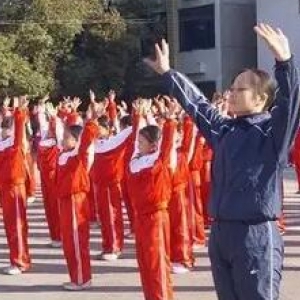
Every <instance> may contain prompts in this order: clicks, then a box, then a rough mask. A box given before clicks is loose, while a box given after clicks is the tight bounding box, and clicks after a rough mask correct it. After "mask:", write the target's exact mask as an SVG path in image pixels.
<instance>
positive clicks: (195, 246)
mask: <svg viewBox="0 0 300 300" xmlns="http://www.w3.org/2000/svg"><path fill="white" fill-rule="evenodd" d="M203 248H205V244H193V246H192V250H193V251H196V252H197V251H201V250H202V249H203Z"/></svg>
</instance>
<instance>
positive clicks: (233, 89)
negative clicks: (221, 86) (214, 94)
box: [228, 87, 251, 93]
mask: <svg viewBox="0 0 300 300" xmlns="http://www.w3.org/2000/svg"><path fill="white" fill-rule="evenodd" d="M250 89H251V88H250V87H230V88H229V89H228V90H229V92H230V93H240V92H245V91H247V90H250Z"/></svg>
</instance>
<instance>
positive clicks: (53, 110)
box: [46, 102, 57, 117]
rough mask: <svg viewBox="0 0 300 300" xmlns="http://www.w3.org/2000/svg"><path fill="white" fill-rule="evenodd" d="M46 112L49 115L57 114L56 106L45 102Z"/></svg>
mask: <svg viewBox="0 0 300 300" xmlns="http://www.w3.org/2000/svg"><path fill="white" fill-rule="evenodd" d="M46 113H47V114H48V116H50V117H55V116H56V115H57V108H56V107H54V106H53V104H52V103H51V102H47V103H46Z"/></svg>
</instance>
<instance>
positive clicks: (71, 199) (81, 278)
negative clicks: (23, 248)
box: [56, 102, 104, 290]
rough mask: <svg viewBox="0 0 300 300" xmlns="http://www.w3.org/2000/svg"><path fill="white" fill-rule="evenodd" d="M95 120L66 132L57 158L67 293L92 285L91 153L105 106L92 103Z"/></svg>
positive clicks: (71, 127) (57, 184) (68, 129)
mask: <svg viewBox="0 0 300 300" xmlns="http://www.w3.org/2000/svg"><path fill="white" fill-rule="evenodd" d="M91 105H92V119H91V120H88V121H87V122H86V124H85V125H84V128H82V126H80V125H71V126H66V127H65V129H64V135H63V141H62V147H63V151H62V152H61V153H60V154H59V157H58V166H57V177H56V186H57V196H58V198H59V203H60V226H61V234H62V243H63V250H64V255H65V258H66V260H67V267H68V271H69V275H70V278H71V282H69V283H65V284H64V288H65V289H67V290H83V289H87V288H89V287H90V285H91V266H90V247H89V202H88V198H87V193H88V192H89V190H90V180H89V174H88V151H89V147H90V145H91V144H92V143H93V141H94V139H95V138H96V136H97V134H98V126H97V123H96V119H97V118H98V116H99V114H100V115H101V114H103V113H104V110H103V106H102V105H100V104H99V105H97V103H95V102H94V103H92V104H91Z"/></svg>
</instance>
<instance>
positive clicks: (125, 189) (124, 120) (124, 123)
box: [120, 115, 134, 238]
mask: <svg viewBox="0 0 300 300" xmlns="http://www.w3.org/2000/svg"><path fill="white" fill-rule="evenodd" d="M130 126H132V117H131V116H130V115H125V116H123V117H121V119H120V129H121V131H122V130H124V129H126V128H128V127H130ZM133 141H134V136H133V134H132V136H131V141H130V140H129V141H127V142H126V143H127V146H126V150H125V154H124V176H123V179H122V196H123V201H124V203H125V207H126V211H127V216H128V221H129V232H128V233H127V234H126V235H125V237H127V238H131V237H132V236H133V235H134V211H133V207H132V200H131V199H130V195H129V189H130V186H128V172H129V170H128V168H129V162H130V160H131V157H132V154H133V151H134V147H133Z"/></svg>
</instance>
